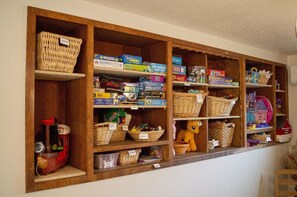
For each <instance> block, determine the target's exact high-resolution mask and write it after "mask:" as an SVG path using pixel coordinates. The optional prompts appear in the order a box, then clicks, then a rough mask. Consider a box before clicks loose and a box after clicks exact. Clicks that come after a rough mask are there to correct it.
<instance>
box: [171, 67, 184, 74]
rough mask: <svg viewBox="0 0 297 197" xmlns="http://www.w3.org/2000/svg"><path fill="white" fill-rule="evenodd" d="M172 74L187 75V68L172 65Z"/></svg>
mask: <svg viewBox="0 0 297 197" xmlns="http://www.w3.org/2000/svg"><path fill="white" fill-rule="evenodd" d="M172 73H173V74H178V75H187V67H185V66H181V65H172Z"/></svg>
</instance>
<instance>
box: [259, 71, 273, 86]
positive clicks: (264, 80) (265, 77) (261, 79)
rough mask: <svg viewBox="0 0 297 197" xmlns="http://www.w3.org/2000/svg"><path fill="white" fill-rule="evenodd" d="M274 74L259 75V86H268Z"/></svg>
mask: <svg viewBox="0 0 297 197" xmlns="http://www.w3.org/2000/svg"><path fill="white" fill-rule="evenodd" d="M271 75H272V74H259V80H258V83H259V84H264V85H267V83H268V81H269V79H270V77H271Z"/></svg>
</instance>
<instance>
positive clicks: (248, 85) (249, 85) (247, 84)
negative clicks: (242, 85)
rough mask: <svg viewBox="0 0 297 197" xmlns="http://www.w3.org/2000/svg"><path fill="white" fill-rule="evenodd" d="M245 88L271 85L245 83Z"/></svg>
mask: <svg viewBox="0 0 297 197" xmlns="http://www.w3.org/2000/svg"><path fill="white" fill-rule="evenodd" d="M246 87H247V88H271V87H272V85H264V84H258V83H246Z"/></svg>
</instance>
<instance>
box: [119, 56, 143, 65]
mask: <svg viewBox="0 0 297 197" xmlns="http://www.w3.org/2000/svg"><path fill="white" fill-rule="evenodd" d="M120 61H122V62H123V63H124V64H142V57H140V56H135V55H127V54H123V55H121V56H120Z"/></svg>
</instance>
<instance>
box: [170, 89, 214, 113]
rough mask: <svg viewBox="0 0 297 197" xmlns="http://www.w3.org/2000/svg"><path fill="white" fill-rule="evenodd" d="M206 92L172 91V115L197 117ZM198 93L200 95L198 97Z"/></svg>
mask: <svg viewBox="0 0 297 197" xmlns="http://www.w3.org/2000/svg"><path fill="white" fill-rule="evenodd" d="M207 94H208V93H202V94H193V93H183V92H173V116H174V117H175V118H191V117H198V116H199V113H200V110H201V106H202V105H203V102H204V99H205V96H207ZM199 95H201V98H200V99H199V98H198V96H199Z"/></svg>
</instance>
